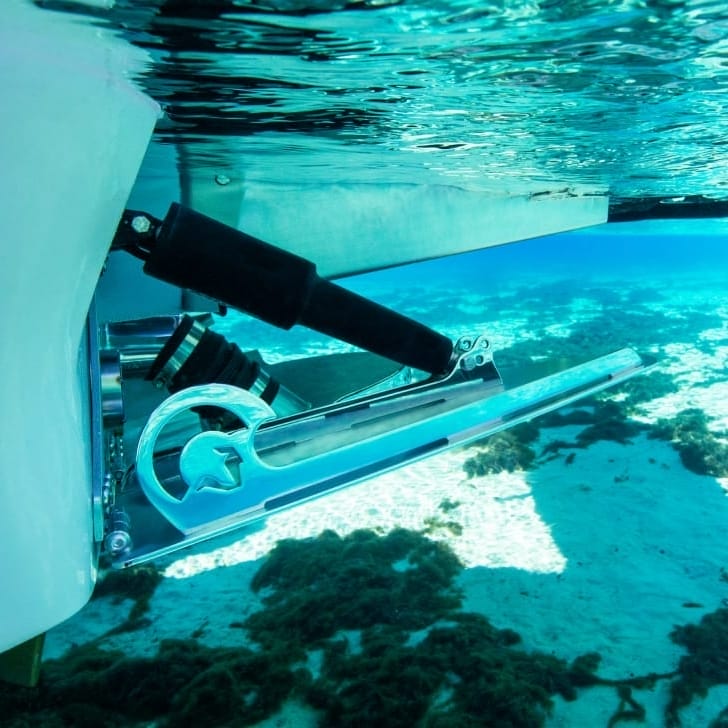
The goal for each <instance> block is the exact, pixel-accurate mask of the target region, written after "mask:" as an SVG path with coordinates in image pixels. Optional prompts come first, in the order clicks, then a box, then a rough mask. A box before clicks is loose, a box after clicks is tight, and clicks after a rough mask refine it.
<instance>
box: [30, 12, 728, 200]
mask: <svg viewBox="0 0 728 728" xmlns="http://www.w3.org/2000/svg"><path fill="white" fill-rule="evenodd" d="M38 4H39V5H41V6H44V7H47V8H48V9H50V10H54V9H69V8H72V7H73V5H72V4H69V3H57V2H56V3H53V2H38ZM85 12H87V13H88V12H89V11H88V10H86V11H85ZM91 12H93V14H94V17H95V20H96V22H99V23H101V24H104V25H106V24H111V25H112V26H114V27H117V28H120V29H123V32H124V33H125V34H126V35H127V37H129V38H130V39H131V40H132V41H133V42H134V43H136V44H138V45H140V46H143V47H144V48H145V49H147V50H148V51H149V53H150V56H151V58H152V63H151V64H150V66H149V70H148V71H147V72H146V73H145V74H144V77H143V78H142V79H141V82H142V83H143V85H144V86H145V88H146V89H147V90H148V91H149V93H150V94H151V95H152V96H153V97H154V98H156V99H157V100H158V101H160V102H161V103H162V105H163V106H164V108H165V110H166V118H165V120H164V121H163V122H162V123H161V124H160V128H159V130H158V132H157V140H158V141H159V142H162V143H164V144H175V145H177V146H178V148H179V149H180V151H181V153H182V154H183V155H184V157H185V159H186V160H187V163H189V164H191V165H192V166H194V167H200V166H202V167H208V166H209V167H210V168H211V169H214V168H219V167H224V166H225V165H235V166H240V167H242V168H243V169H244V171H245V174H246V175H247V176H248V178H251V179H265V180H271V181H279V180H286V181H289V180H291V179H294V180H298V181H301V182H318V181H325V182H331V181H337V180H342V181H377V182H396V181H399V182H401V181H414V182H444V183H448V184H457V185H462V186H467V187H472V188H477V189H486V190H498V191H509V192H510V191H520V190H531V191H533V190H535V189H555V188H556V187H557V186H559V185H563V186H564V187H581V186H584V185H586V186H589V187H596V188H598V189H608V190H609V191H610V192H611V194H612V195H614V196H616V197H619V198H636V197H644V196H673V195H685V194H688V195H704V196H707V197H712V198H719V199H725V198H726V197H728V172H727V168H728V164H727V156H728V155H727V154H726V149H727V147H726V139H728V114H727V113H726V112H727V111H728V7H727V6H726V4H725V2H715V1H711V0H687V1H681V0H611V1H606V0H582V1H579V2H577V1H575V0H541V1H540V2H539V1H538V0H490V1H488V2H480V3H475V2H472V1H471V2H463V1H461V0H420V1H419V2H394V1H391V0H369V1H356V0H354V1H350V2H345V1H343V0H339V2H336V1H334V2H323V1H322V0H257V1H256V0H247V1H246V0H209V1H208V2H201V1H200V2H191V1H189V0H188V1H186V2H183V1H182V0H175V1H172V0H167V1H166V2H165V1H164V0H157V1H156V2H148V1H146V2H142V1H141V0H138V1H134V0H120V1H119V2H117V3H116V5H115V7H114V8H112V9H96V10H94V11H91Z"/></svg>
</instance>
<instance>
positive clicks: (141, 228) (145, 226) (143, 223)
mask: <svg viewBox="0 0 728 728" xmlns="http://www.w3.org/2000/svg"><path fill="white" fill-rule="evenodd" d="M131 227H132V230H133V231H134V232H135V233H140V234H141V233H148V232H149V230H150V228H151V227H152V223H151V221H150V220H149V218H148V217H145V216H144V215H136V216H135V217H134V218H132V221H131Z"/></svg>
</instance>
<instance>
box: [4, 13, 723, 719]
mask: <svg viewBox="0 0 728 728" xmlns="http://www.w3.org/2000/svg"><path fill="white" fill-rule="evenodd" d="M36 4H38V5H39V6H42V7H46V8H48V9H49V10H63V11H73V12H79V11H81V10H83V13H84V14H85V15H87V16H90V18H91V20H92V22H95V23H98V24H99V25H100V26H103V27H112V28H115V29H117V30H118V32H119V33H122V34H123V35H125V36H126V37H128V38H130V39H131V40H132V41H133V42H135V43H137V44H138V45H140V46H142V47H144V48H146V49H147V50H148V51H149V53H150V65H149V67H148V69H147V71H146V73H145V74H144V75H143V76H142V77H140V79H139V81H140V83H141V84H142V85H143V86H144V87H145V88H146V89H147V90H148V91H149V92H150V93H151V94H152V95H153V96H154V97H155V98H156V99H158V100H159V101H160V102H161V103H162V104H163V105H164V107H165V111H166V115H165V118H164V119H163V120H162V121H161V122H160V125H159V128H158V130H157V131H156V133H155V138H154V142H153V150H152V154H151V157H150V159H151V160H152V163H153V161H154V159H155V155H159V157H160V158H161V157H162V156H164V152H165V150H166V151H169V149H171V148H173V149H174V153H175V155H177V160H178V163H179V168H180V171H181V172H182V173H183V174H192V175H195V174H203V175H217V174H222V173H225V171H226V170H227V171H231V172H233V171H234V172H235V174H239V173H241V174H242V175H243V176H244V178H245V179H246V180H249V181H251V182H274V183H275V182H290V181H291V180H293V181H294V182H295V183H297V184H300V185H302V186H303V185H316V184H330V183H332V182H333V183H336V182H346V183H349V182H373V183H378V184H382V185H387V184H392V183H398V182H406V183H416V184H433V183H446V184H451V185H456V186H462V187H467V188H470V189H478V190H483V191H486V192H487V191H498V192H501V191H507V192H520V191H527V192H529V191H534V190H540V189H551V190H553V189H571V188H573V189H575V190H577V189H583V188H587V189H590V190H591V189H596V190H600V191H607V192H609V193H610V194H611V195H612V196H613V200H614V207H618V206H619V205H621V204H628V203H630V202H634V201H636V200H638V199H642V198H656V199H663V198H666V199H668V200H673V201H674V200H678V199H685V201H686V202H685V203H684V204H685V205H686V209H687V208H690V207H698V206H699V205H698V203H700V202H705V201H706V200H707V201H716V202H720V201H724V200H726V199H728V187H727V186H726V185H727V182H728V177H727V176H726V169H727V168H728V165H727V164H726V152H725V148H726V147H725V142H724V138H725V137H726V136H727V134H726V132H727V131H728V129H727V128H726V126H727V125H728V122H726V119H727V118H728V116H727V115H726V110H727V109H726V106H727V105H728V96H727V95H726V88H725V87H726V83H727V81H728V65H727V64H726V57H727V56H726V54H727V53H728V13H727V12H726V9H725V6H724V4H721V3H711V2H657V1H652V2H647V1H644V2H636V1H635V2H630V1H628V0H623V1H621V2H579V3H577V2H528V1H525V0H524V1H523V2H512V3H511V2H492V3H487V4H482V5H480V6H478V7H474V3H465V2H455V1H450V2H434V1H432V2H417V3H410V2H387V1H386V0H381V1H375V2H339V3H336V2H333V3H319V2H315V0H314V1H312V2H305V1H304V0H301V1H300V2H298V1H296V0H291V1H290V2H273V1H271V2H267V1H265V0H261V1H260V2H242V1H239V2H222V1H220V2H205V3H202V2H198V3H194V2H163V1H162V0H156V2H130V1H129V0H120V1H118V2H116V4H115V5H114V7H113V8H107V9H104V8H98V7H97V8H96V9H93V10H89V9H88V7H84V8H80V7H79V6H78V5H77V4H75V3H67V2H51V1H47V2H37V3H36ZM160 170H161V168H160ZM147 172H148V173H150V174H153V173H154V169H153V167H152V169H151V170H150V169H147ZM273 242H274V241H273ZM727 242H728V222H727V220H726V219H725V218H724V219H689V220H677V221H674V220H673V221H659V220H650V221H646V222H640V223H624V224H621V223H620V224H615V223H611V224H609V225H605V226H601V227H599V228H596V229H593V230H588V231H580V232H574V233H568V234H564V235H558V236H551V237H548V238H542V239H537V240H531V241H525V242H522V243H518V244H514V245H508V246H503V247H498V248H492V249H488V250H484V251H479V252H476V253H470V254H467V255H460V256H453V257H451V258H448V259H445V260H436V261H430V262H426V263H419V264H416V265H411V266H405V267H400V268H396V269H392V270H387V271H380V272H374V273H371V274H367V275H364V276H358V277H352V278H349V279H346V280H344V281H342V282H341V284H342V285H344V286H346V287H349V288H351V289H352V290H354V291H356V292H358V293H360V294H362V295H365V296H367V297H371V298H373V299H375V300H377V301H378V302H380V303H382V304H384V305H387V306H390V307H392V308H394V309H396V310H397V311H400V312H402V313H404V314H406V315H408V316H411V317H413V318H415V319H417V320H419V321H422V322H424V323H425V324H427V325H429V326H431V327H433V328H435V329H437V330H438V331H441V332H443V333H445V334H447V335H448V336H450V337H451V338H453V339H455V338H457V337H459V336H461V335H464V334H484V335H486V336H487V337H488V338H489V340H490V341H491V343H492V346H493V349H494V352H495V353H494V356H495V361H496V363H497V364H498V366H499V367H500V368H501V370H502V373H503V376H504V379H505V380H506V381H508V379H509V377H510V376H514V377H516V378H517V376H518V375H519V373H523V372H524V371H530V367H532V366H536V365H539V364H542V363H543V362H567V361H571V360H572V359H575V358H576V359H584V358H589V357H594V356H599V355H601V354H604V353H606V352H608V351H612V350H614V349H617V348H620V347H623V346H632V347H635V348H636V349H637V350H639V351H641V352H644V353H648V354H651V355H653V356H655V357H657V359H658V364H657V366H656V367H655V369H654V370H653V371H652V372H651V373H650V374H649V375H646V376H644V377H641V378H639V379H636V380H635V381H634V382H633V383H631V384H629V385H625V386H622V387H620V388H617V389H615V390H613V391H609V392H607V393H605V394H604V395H602V396H600V397H598V398H595V399H590V400H587V401H586V402H582V403H580V404H579V405H577V406H574V407H570V408H566V409H563V410H560V411H558V412H557V413H554V414H552V415H548V416H545V417H542V418H539V419H537V420H535V421H534V422H532V423H531V424H530V426H528V427H524V428H520V429H516V430H514V431H512V432H511V433H510V434H508V433H506V434H504V435H499V436H496V437H494V438H491V439H490V440H488V441H486V442H481V443H478V444H477V445H476V446H474V447H472V448H466V449H460V450H458V449H456V450H454V451H452V452H450V453H447V454H445V455H442V456H438V457H436V458H431V459H429V460H426V461H422V462H421V463H418V464H416V465H414V466H412V467H410V468H407V469H406V470H402V471H398V472H394V473H392V474H389V475H386V476H384V477H382V478H378V479H375V480H373V481H370V482H367V483H364V484H361V485H359V486H356V487H354V488H351V489H346V490H344V491H341V492H338V493H335V494H333V495H331V496H328V497H326V498H323V499H320V500H318V501H315V502H313V503H310V504H305V505H303V506H301V507H299V508H295V509H292V510H290V511H288V512H285V513H282V514H280V515H276V516H274V517H271V518H270V519H269V520H268V521H266V522H265V524H262V525H260V526H259V527H256V528H251V529H248V530H246V531H244V532H243V533H242V537H240V534H238V535H237V536H236V537H234V538H229V539H227V540H224V541H215V542H212V543H209V544H204V545H203V546H201V547H197V548H196V549H194V550H193V551H185V552H182V553H181V554H177V555H172V556H169V557H165V558H164V559H159V560H157V561H156V562H155V564H154V566H150V567H146V566H145V567H140V568H139V569H135V570H129V571H125V572H119V574H120V575H119V574H117V575H114V574H115V572H110V573H105V574H104V575H103V578H102V580H101V582H100V586H99V588H98V589H97V593H96V595H95V597H94V599H93V600H92V601H91V602H90V604H89V605H88V606H87V607H86V608H85V609H84V610H83V611H82V612H81V613H79V614H78V615H77V616H76V617H74V618H72V619H71V620H69V621H68V622H67V623H65V624H63V625H60V626H59V627H58V628H57V629H55V630H52V631H51V632H50V633H49V634H48V636H47V640H46V662H45V664H44V676H43V679H42V682H41V685H40V687H39V688H38V689H35V690H24V691H21V690H18V689H7V688H2V687H0V710H1V711H2V712H1V714H2V715H3V719H0V720H7V722H8V725H10V726H13V728H20V727H21V726H23V727H24V726H28V725H31V726H54V727H55V726H61V725H67V726H102V725H103V726H107V725H108V726H135V727H141V726H160V728H162V727H170V726H171V727H176V726H180V727H182V726H198V725H209V726H226V727H228V726H229V727H233V726H234V727H238V726H259V727H260V728H272V726H279V727H281V726H285V727H287V728H307V727H308V726H311V727H313V726H326V727H328V726H336V727H339V726H340V727H342V728H346V727H348V726H362V727H364V726H381V727H382V728H385V727H386V728H389V727H397V728H410V726H411V727H412V728H419V727H424V728H461V727H462V728H470V727H474V726H479V727H480V726H482V727H483V728H494V727H498V728H501V727H506V726H510V727H513V728H531V727H532V726H542V725H544V726H548V728H592V726H594V727H599V728H601V727H602V726H604V727H605V728H611V726H615V725H617V726H619V725H632V724H637V725H639V724H642V725H646V726H648V727H650V728H653V727H654V728H658V727H659V728H661V727H662V726H666V727H667V728H674V727H675V726H678V725H682V726H687V727H688V728H705V727H706V726H710V727H711V728H719V727H720V726H724V725H726V721H727V720H728V718H727V717H726V716H727V715H728V663H727V662H726V655H728V576H727V574H728V556H727V555H726V549H725V524H726V522H728V499H727V498H726V492H727V491H728V287H727V286H726V271H728V245H727ZM216 328H217V330H218V331H221V332H223V333H225V334H226V335H227V336H229V337H230V338H231V339H233V340H235V341H237V342H238V343H240V345H241V346H243V347H244V348H257V349H259V350H260V352H261V354H262V355H263V357H264V358H265V359H266V360H267V361H269V362H277V361H280V360H283V359H287V358H292V357H299V356H302V355H306V354H324V353H334V352H341V351H347V350H350V347H348V346H347V345H344V344H342V343H341V342H338V341H335V340H332V339H329V338H326V337H324V336H321V335H318V334H315V333H312V332H309V331H307V330H305V329H303V328H301V327H295V328H294V329H293V330H292V331H290V332H288V333H286V334H283V333H282V332H281V331H279V330H278V329H274V328H272V327H270V326H268V325H266V324H263V323H261V322H259V321H255V320H253V319H251V318H249V317H246V316H244V315H242V314H237V313H235V312H230V313H229V314H228V315H227V316H225V317H219V318H218V319H217V322H216ZM359 529H364V530H363V531H362V530H359Z"/></svg>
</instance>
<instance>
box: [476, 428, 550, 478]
mask: <svg viewBox="0 0 728 728" xmlns="http://www.w3.org/2000/svg"><path fill="white" fill-rule="evenodd" d="M537 437H538V428H537V427H536V426H535V425H533V424H531V423H525V424H522V425H517V426H516V427H513V428H512V429H510V430H507V431H506V432H497V433H496V434H495V435H491V436H490V437H488V438H485V439H483V440H478V441H476V442H475V443H473V444H472V445H471V447H478V448H479V451H478V452H477V454H475V455H474V456H473V457H469V458H468V459H467V460H466V461H465V462H464V463H463V469H464V470H465V473H466V475H467V476H468V478H472V477H475V476H482V475H492V474H493V473H502V472H503V471H507V472H509V473H512V472H514V471H515V470H528V469H529V468H530V467H531V466H532V465H533V462H534V460H535V459H536V453H535V451H534V450H533V448H531V447H530V443H532V442H533V441H534V440H535V439H536V438H537Z"/></svg>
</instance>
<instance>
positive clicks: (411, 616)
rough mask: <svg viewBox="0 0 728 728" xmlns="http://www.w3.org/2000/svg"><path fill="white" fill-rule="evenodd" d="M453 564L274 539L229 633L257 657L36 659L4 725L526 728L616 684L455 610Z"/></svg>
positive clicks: (393, 550) (424, 554)
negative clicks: (295, 715) (247, 607)
mask: <svg viewBox="0 0 728 728" xmlns="http://www.w3.org/2000/svg"><path fill="white" fill-rule="evenodd" d="M461 569H462V565H461V564H460V562H459V561H458V559H457V557H456V556H455V554H454V553H453V552H452V551H451V550H450V549H449V548H448V547H447V546H446V545H444V544H442V543H436V542H433V541H431V540H430V539H428V538H426V537H425V536H424V535H423V534H421V533H418V532H415V531H407V530H404V529H396V530H394V531H392V532H391V533H389V534H387V535H386V536H383V537H379V536H377V535H376V534H375V533H373V532H371V531H363V530H362V531H356V532H354V533H352V534H350V535H348V536H346V537H341V536H339V535H337V534H336V533H333V532H331V531H325V532H324V533H322V534H321V535H320V536H319V537H317V538H311V539H304V540H284V541H281V542H280V543H279V544H278V546H276V548H275V549H273V551H272V552H271V553H270V555H269V557H268V558H267V559H266V561H265V562H264V563H263V565H262V566H261V568H260V569H259V571H258V572H257V574H256V575H255V577H254V578H253V583H252V586H253V588H254V589H255V590H257V591H259V592H260V593H261V598H262V602H263V608H262V609H261V610H260V611H258V612H255V613H253V614H250V615H248V616H247V618H245V621H244V622H242V623H241V622H234V623H231V625H230V626H231V628H233V627H235V628H238V627H240V626H241V625H242V626H243V627H244V628H245V629H246V630H247V632H248V636H249V638H250V639H251V640H252V642H253V643H255V644H256V645H257V646H258V647H257V648H256V649H250V648H210V647H206V646H204V645H202V644H200V643H199V642H197V641H195V640H165V641H162V642H161V643H160V645H159V649H158V652H157V654H156V655H155V656H154V657H152V658H140V657H129V656H126V655H124V654H123V653H121V652H114V651H105V650H103V649H101V648H100V647H99V645H98V643H96V642H95V643H90V644H87V645H84V646H81V647H77V648H74V649H73V650H71V651H69V652H68V653H67V654H66V655H65V656H64V657H63V658H61V659H59V660H51V661H48V662H47V663H46V664H45V666H44V668H45V669H44V673H43V675H42V677H41V682H40V684H39V686H38V688H35V689H26V690H24V691H22V690H21V691H19V690H18V689H17V688H15V687H13V688H8V689H4V688H0V706H2V710H3V716H4V719H6V723H4V724H6V725H8V726H10V727H11V728H21V726H22V727H23V728H26V727H27V726H44V727H45V726H49V727H50V728H56V727H57V726H58V727H60V726H68V725H71V726H80V727H82V728H85V726H96V725H107V726H112V727H113V726H125V725H130V724H134V723H139V722H145V721H146V722H154V724H155V725H157V726H159V728H168V727H170V726H179V725H203V724H204V725H217V726H223V727H226V726H227V727H231V728H232V727H234V726H245V725H251V724H254V723H256V722H258V721H261V720H263V719H265V718H268V717H270V716H272V715H274V714H275V712H276V711H277V710H279V709H280V707H281V705H282V703H283V701H284V700H286V699H289V698H295V699H297V700H298V701H299V702H301V703H305V704H306V705H308V706H309V707H311V708H312V709H315V710H317V711H319V713H320V725H322V726H341V725H351V726H364V725H378V726H380V727H381V728H409V727H410V726H412V725H421V726H423V727H424V728H453V727H455V726H458V727H459V726H495V725H502V726H528V727H529V728H532V727H533V728H536V727H537V726H541V725H543V723H544V721H545V718H546V716H547V715H548V714H549V712H550V710H551V708H552V705H553V696H555V695H561V696H563V698H564V699H566V700H574V699H576V697H577V692H578V690H579V689H580V688H582V687H586V686H589V685H594V684H611V685H617V684H622V683H618V681H606V680H602V679H600V678H599V677H598V676H597V675H596V674H595V670H596V668H597V666H598V661H599V658H598V655H595V654H587V655H582V656H581V657H578V658H577V659H575V660H573V661H572V662H568V661H566V660H564V659H561V658H559V657H557V656H555V655H552V654H546V653H541V652H537V651H533V652H530V651H526V650H525V649H523V648H522V647H521V646H520V644H519V643H520V637H519V635H518V634H517V633H515V632H514V631H513V630H510V629H499V628H496V627H495V626H493V625H492V624H491V623H490V622H489V621H488V620H487V618H486V617H484V616H482V615H479V614H474V613H468V612H463V611H462V610H461V607H462V593H461V590H460V589H459V588H458V586H457V583H456V578H457V576H458V575H459V573H460V571H461ZM627 682H629V683H630V684H635V682H634V680H631V681H625V683H624V684H626V683H627ZM625 695H626V692H625ZM625 700H626V698H625ZM631 709H633V705H632V703H629V704H628V705H627V704H625V705H623V706H621V709H620V710H621V714H620V715H619V716H618V717H619V718H625V717H629V715H630V710H631Z"/></svg>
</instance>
